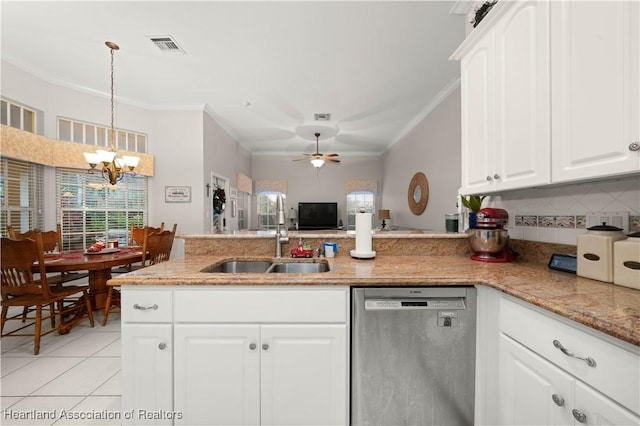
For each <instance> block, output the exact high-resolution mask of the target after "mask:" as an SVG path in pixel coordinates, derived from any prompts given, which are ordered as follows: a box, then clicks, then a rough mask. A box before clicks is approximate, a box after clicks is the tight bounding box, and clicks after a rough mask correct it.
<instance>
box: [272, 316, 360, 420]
mask: <svg viewBox="0 0 640 426" xmlns="http://www.w3.org/2000/svg"><path fill="white" fill-rule="evenodd" d="M261 335H262V337H261V343H262V345H261V355H262V357H261V358H262V359H261V369H262V374H261V377H262V382H261V395H262V408H261V412H262V415H261V424H262V425H301V424H304V425H314V424H315V425H346V424H347V423H348V411H347V401H348V389H349V385H348V376H347V360H348V351H347V340H348V338H347V328H346V325H344V324H343V325H263V326H262V331H261Z"/></svg>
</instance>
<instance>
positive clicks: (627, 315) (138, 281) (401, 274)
mask: <svg viewBox="0 0 640 426" xmlns="http://www.w3.org/2000/svg"><path fill="white" fill-rule="evenodd" d="M243 258H245V259H248V258H250V259H252V260H253V259H256V260H257V259H264V260H273V258H271V257H268V256H250V257H243V256H212V255H207V256H188V257H185V258H182V259H174V260H170V261H168V262H164V263H161V264H158V265H155V266H152V267H148V268H143V269H140V270H137V271H134V272H130V273H128V274H124V275H120V276H115V277H114V278H113V279H111V280H110V281H109V282H108V284H109V285H303V286H304V285H346V286H408V285H464V284H481V285H486V286H488V287H492V288H494V289H497V290H499V291H502V292H504V293H506V294H509V295H511V296H514V297H516V298H519V299H521V300H524V301H526V302H529V303H531V304H533V305H536V306H539V307H541V308H544V309H546V310H548V311H551V312H554V313H556V314H559V315H561V316H563V317H566V318H569V319H571V320H574V321H576V322H578V323H581V324H584V325H586V326H588V327H591V328H593V329H596V330H599V331H602V332H604V333H606V334H609V335H611V336H613V337H616V338H618V339H621V340H623V341H626V342H629V343H631V344H633V345H636V346H640V291H638V290H634V289H630V288H626V287H621V286H617V285H613V284H610V283H603V282H599V281H594V280H591V279H587V278H582V277H578V276H576V275H573V274H569V273H565V272H558V271H552V270H550V269H548V268H547V267H546V266H545V265H540V264H538V263H528V262H521V261H516V262H511V263H482V262H476V261H473V260H471V259H469V258H468V257H467V256H390V255H378V256H376V258H374V259H366V260H360V259H353V258H351V257H350V256H348V255H346V254H343V253H339V254H338V256H336V257H335V258H327V259H313V260H314V261H327V262H328V263H329V266H330V271H329V272H324V273H312V274H296V273H294V274H282V273H280V274H277V273H270V274H264V273H263V274H255V273H243V274H229V273H206V272H200V271H201V270H202V269H203V268H205V267H208V266H211V265H214V264H216V263H220V262H223V261H226V260H237V259H243ZM286 261H293V259H290V258H286ZM299 261H309V260H308V259H307V260H302V259H300V260H299Z"/></svg>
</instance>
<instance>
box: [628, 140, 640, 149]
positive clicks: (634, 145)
mask: <svg viewBox="0 0 640 426" xmlns="http://www.w3.org/2000/svg"><path fill="white" fill-rule="evenodd" d="M629 151H640V142H632V143H630V144H629Z"/></svg>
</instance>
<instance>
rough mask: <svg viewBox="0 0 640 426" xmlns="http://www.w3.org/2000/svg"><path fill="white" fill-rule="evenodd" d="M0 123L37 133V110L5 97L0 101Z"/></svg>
mask: <svg viewBox="0 0 640 426" xmlns="http://www.w3.org/2000/svg"><path fill="white" fill-rule="evenodd" d="M0 123H2V124H4V125H5V126H10V127H15V128H16V129H20V130H24V131H27V132H31V133H36V112H35V110H33V109H30V108H27V107H25V106H22V105H18V104H16V103H13V102H9V101H6V100H4V99H3V100H2V101H0Z"/></svg>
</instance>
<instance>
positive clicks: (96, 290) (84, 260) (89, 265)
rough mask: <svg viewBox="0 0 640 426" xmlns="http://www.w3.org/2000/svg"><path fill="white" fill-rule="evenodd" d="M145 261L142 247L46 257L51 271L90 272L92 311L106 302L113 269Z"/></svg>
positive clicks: (73, 251) (77, 252) (46, 268)
mask: <svg viewBox="0 0 640 426" xmlns="http://www.w3.org/2000/svg"><path fill="white" fill-rule="evenodd" d="M140 261H142V247H120V248H117V249H105V250H103V251H101V252H98V253H88V252H86V251H85V250H71V251H63V252H60V253H51V254H47V255H45V259H44V265H45V270H46V271H47V273H48V272H73V271H88V272H89V297H90V298H91V306H92V307H93V309H103V308H104V306H105V302H106V299H107V281H108V280H109V279H111V268H113V267H116V266H123V265H129V264H131V263H136V262H140Z"/></svg>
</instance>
